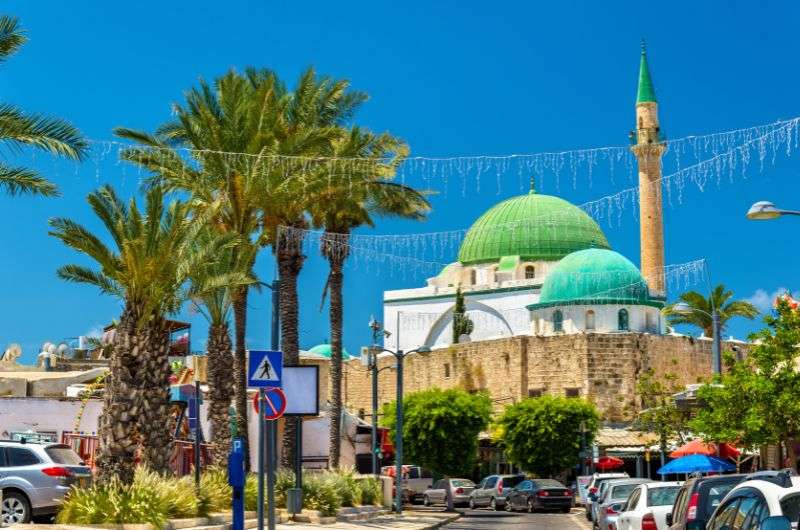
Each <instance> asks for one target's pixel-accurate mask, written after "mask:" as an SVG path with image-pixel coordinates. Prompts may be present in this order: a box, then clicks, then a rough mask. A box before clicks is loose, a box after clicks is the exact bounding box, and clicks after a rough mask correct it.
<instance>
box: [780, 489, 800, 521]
mask: <svg viewBox="0 0 800 530" xmlns="http://www.w3.org/2000/svg"><path fill="white" fill-rule="evenodd" d="M781 513H783V515H785V516H786V517H788V518H789V520H790V521H797V519H798V518H800V495H787V496H786V497H784V498H782V499H781Z"/></svg>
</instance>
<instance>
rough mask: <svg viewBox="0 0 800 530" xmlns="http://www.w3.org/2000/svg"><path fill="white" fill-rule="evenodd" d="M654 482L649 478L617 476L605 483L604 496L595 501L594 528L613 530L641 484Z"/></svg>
mask: <svg viewBox="0 0 800 530" xmlns="http://www.w3.org/2000/svg"><path fill="white" fill-rule="evenodd" d="M647 482H653V481H652V480H650V479H649V478H616V479H611V480H609V481H608V482H606V483H605V486H604V489H603V494H602V496H601V497H600V498H599V499H597V501H595V510H596V511H595V520H594V528H595V529H599V530H612V528H613V526H611V525H616V522H617V517H618V516H619V514H620V512H621V511H622V509H623V508H624V506H625V503H626V502H627V501H628V497H630V496H631V493H633V491H634V490H635V489H636V487H637V486H639V484H645V483H647Z"/></svg>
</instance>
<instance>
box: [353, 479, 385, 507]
mask: <svg viewBox="0 0 800 530" xmlns="http://www.w3.org/2000/svg"><path fill="white" fill-rule="evenodd" d="M358 485H359V487H360V488H361V504H365V505H369V504H373V505H379V504H381V502H382V501H383V486H382V484H381V480H380V479H379V478H375V477H366V478H361V479H358Z"/></svg>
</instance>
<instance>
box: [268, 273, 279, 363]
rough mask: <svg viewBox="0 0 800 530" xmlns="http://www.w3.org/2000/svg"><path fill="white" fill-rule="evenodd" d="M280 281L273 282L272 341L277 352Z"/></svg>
mask: <svg viewBox="0 0 800 530" xmlns="http://www.w3.org/2000/svg"><path fill="white" fill-rule="evenodd" d="M280 286H281V282H280V280H272V286H271V287H270V288H271V289H272V331H271V337H270V339H271V341H272V346H271V348H272V350H274V351H277V350H279V349H280V347H281V345H280V340H279V339H280V329H279V323H280V314H281V313H280V299H281V293H280Z"/></svg>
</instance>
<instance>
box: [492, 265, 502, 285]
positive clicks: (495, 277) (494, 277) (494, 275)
mask: <svg viewBox="0 0 800 530" xmlns="http://www.w3.org/2000/svg"><path fill="white" fill-rule="evenodd" d="M490 274H491V275H492V282H493V283H499V282H500V278H499V277H498V275H497V267H493V268H492V270H491V272H490Z"/></svg>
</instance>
